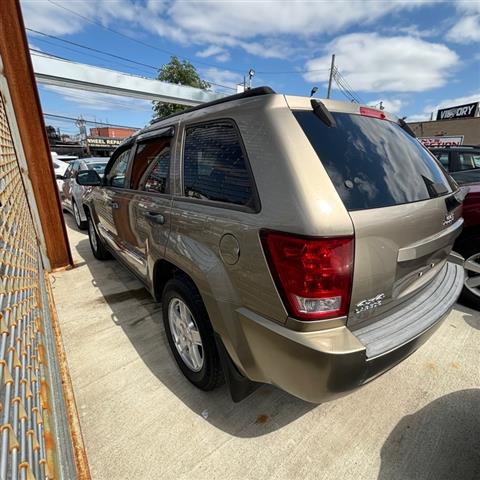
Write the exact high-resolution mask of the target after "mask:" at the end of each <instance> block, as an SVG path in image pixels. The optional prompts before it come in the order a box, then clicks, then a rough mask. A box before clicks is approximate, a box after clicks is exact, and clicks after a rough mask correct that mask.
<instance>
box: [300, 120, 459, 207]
mask: <svg viewBox="0 0 480 480" xmlns="http://www.w3.org/2000/svg"><path fill="white" fill-rule="evenodd" d="M294 114H295V117H296V118H297V120H298V122H299V123H300V125H301V127H302V128H303V130H304V132H305V134H306V136H307V137H308V139H309V140H310V142H311V144H312V146H313V147H314V149H315V150H316V152H317V154H318V156H319V158H320V160H321V161H322V164H323V165H324V167H325V169H326V170H327V172H328V175H329V176H330V179H331V180H332V182H333V184H334V185H335V188H336V189H337V192H338V194H339V195H340V197H341V198H342V200H343V203H344V204H345V206H346V208H347V209H348V210H363V209H368V208H379V207H387V206H391V205H400V204H403V203H410V202H416V201H419V200H426V199H429V198H433V197H437V196H440V195H444V194H446V193H448V192H450V191H451V188H450V185H449V183H448V180H447V178H446V176H445V175H444V173H443V172H442V170H441V168H440V167H439V165H438V164H437V163H436V162H435V160H434V159H433V158H432V157H431V156H430V154H429V153H428V152H427V150H426V149H425V148H424V147H422V145H421V144H420V143H419V142H418V141H417V140H416V139H414V138H412V137H411V136H410V135H408V134H407V133H406V132H405V131H404V130H403V129H402V128H401V127H400V126H399V125H397V124H395V123H393V122H390V121H387V120H378V119H374V118H370V117H365V116H361V115H352V114H347V113H333V116H334V118H335V120H336V123H337V126H336V127H330V128H329V127H328V126H327V125H325V123H324V122H323V121H321V120H320V119H319V118H318V117H317V116H316V115H315V114H314V113H313V112H312V111H296V112H294Z"/></svg>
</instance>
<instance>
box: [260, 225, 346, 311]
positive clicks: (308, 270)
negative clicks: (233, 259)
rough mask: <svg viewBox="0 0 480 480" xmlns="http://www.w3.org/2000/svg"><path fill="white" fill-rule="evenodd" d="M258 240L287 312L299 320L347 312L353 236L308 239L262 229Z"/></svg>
mask: <svg viewBox="0 0 480 480" xmlns="http://www.w3.org/2000/svg"><path fill="white" fill-rule="evenodd" d="M261 239H262V244H263V248H264V250H265V254H266V256H267V260H268V263H269V266H270V271H271V273H272V276H273V277H274V279H275V282H276V285H277V288H278V289H279V291H280V294H281V296H282V298H283V301H284V303H285V306H286V307H287V310H288V311H289V314H290V315H292V316H293V317H294V318H298V319H301V320H321V319H326V318H332V317H339V316H342V315H346V314H347V312H348V309H349V306H350V293H351V288H352V275H353V248H354V240H353V237H336V238H309V237H301V236H297V235H290V234H285V233H280V232H263V233H262V235H261Z"/></svg>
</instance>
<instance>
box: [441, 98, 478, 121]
mask: <svg viewBox="0 0 480 480" xmlns="http://www.w3.org/2000/svg"><path fill="white" fill-rule="evenodd" d="M477 107H478V102H475V103H467V104H465V105H458V106H457V107H450V108H443V109H442V110H439V111H438V113H437V120H449V119H451V118H466V117H474V116H475V114H476V112H477Z"/></svg>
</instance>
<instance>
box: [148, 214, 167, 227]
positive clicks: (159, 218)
mask: <svg viewBox="0 0 480 480" xmlns="http://www.w3.org/2000/svg"><path fill="white" fill-rule="evenodd" d="M145 218H146V219H147V220H150V221H151V222H153V223H158V225H163V224H164V223H165V217H164V216H163V215H162V214H161V213H158V212H145Z"/></svg>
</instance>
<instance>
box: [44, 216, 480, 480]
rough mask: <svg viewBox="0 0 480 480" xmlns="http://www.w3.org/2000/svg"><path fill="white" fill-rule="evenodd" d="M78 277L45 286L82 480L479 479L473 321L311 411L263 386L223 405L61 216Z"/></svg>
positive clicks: (143, 296) (479, 342) (223, 397)
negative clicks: (200, 386) (71, 403)
mask: <svg viewBox="0 0 480 480" xmlns="http://www.w3.org/2000/svg"><path fill="white" fill-rule="evenodd" d="M65 217H66V221H67V227H68V233H69V238H70V242H71V246H72V250H73V255H74V260H75V262H76V265H77V267H76V268H75V269H73V270H70V271H65V272H62V273H56V274H54V275H53V277H52V282H53V289H54V295H55V302H56V307H57V311H58V316H59V321H60V326H61V330H62V335H63V342H64V346H65V350H66V355H67V361H68V365H69V369H70V374H71V377H72V382H73V388H74V393H75V398H76V402H77V408H78V412H79V416H80V423H81V428H82V432H83V437H84V442H85V446H86V451H87V456H88V459H89V462H90V469H91V473H92V477H93V479H97V480H100V479H113V478H114V479H119V480H120V479H127V478H128V479H132V478H134V479H150V478H162V479H170V478H221V479H224V478H231V479H237V478H238V479H240V478H242V479H245V478H269V479H270V478H272V479H273V478H278V479H283V478H293V477H296V478H315V479H321V478H323V479H337V478H345V479H348V478H352V479H377V478H378V479H382V480H383V479H388V480H391V479H441V478H445V479H456V478H458V479H460V478H461V479H473V478H479V477H480V408H479V404H480V390H478V387H479V385H480V362H479V359H480V315H479V314H478V313H477V312H474V311H473V310H469V309H467V308H465V307H462V306H457V308H456V309H455V310H454V311H453V312H452V313H451V314H450V315H449V317H448V318H447V319H446V320H445V322H444V323H443V325H442V326H441V328H440V329H439V330H438V331H437V332H436V333H435V334H434V336H433V337H432V338H431V339H430V341H428V342H427V343H426V344H425V345H424V346H423V347H421V348H420V350H418V351H417V352H416V353H414V354H413V355H412V356H410V357H409V358H408V359H407V360H406V361H404V362H402V363H401V364H400V365H399V366H397V367H395V368H394V369H393V370H391V371H390V372H388V373H386V374H385V375H383V376H382V377H380V378H378V379H377V380H375V381H374V382H372V383H370V384H368V385H366V386H365V387H363V388H362V389H360V390H357V391H355V392H353V393H351V394H349V395H347V396H345V397H343V398H341V399H339V400H336V401H332V402H329V403H325V404H322V405H312V404H308V403H306V402H303V401H301V400H298V399H296V398H295V397H292V396H290V395H288V394H286V393H284V392H282V391H281V390H279V389H277V388H275V387H273V386H262V387H261V388H260V389H258V390H257V391H256V392H255V393H254V394H253V395H251V396H250V397H248V398H247V399H246V400H244V401H243V402H242V403H239V404H234V403H233V402H232V401H231V400H230V397H229V394H228V391H227V389H226V387H221V388H220V389H218V390H216V391H214V392H211V393H204V392H201V391H199V390H197V389H196V388H195V387H193V386H192V385H190V384H189V383H188V382H187V380H185V378H184V377H183V376H182V375H181V374H180V372H179V370H178V369H177V366H176V364H175V363H174V361H173V359H172V357H171V355H170V352H169V350H168V347H167V343H166V339H165V335H164V331H163V326H162V325H161V323H157V320H158V319H160V316H161V313H160V309H159V306H158V305H156V304H155V303H153V301H152V300H151V298H150V297H149V295H148V293H147V292H146V291H145V290H144V289H143V288H142V285H141V284H140V283H139V282H138V281H137V280H136V279H135V278H134V277H133V276H132V275H131V274H130V273H129V272H128V271H126V270H125V269H124V268H123V267H122V266H121V265H119V264H118V263H117V262H116V261H107V262H100V261H98V260H95V259H94V258H93V256H92V254H91V251H90V245H89V242H88V237H87V235H86V234H85V233H83V232H79V231H78V230H77V229H76V228H75V227H74V222H73V219H72V217H71V216H70V215H68V214H66V215H65Z"/></svg>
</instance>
